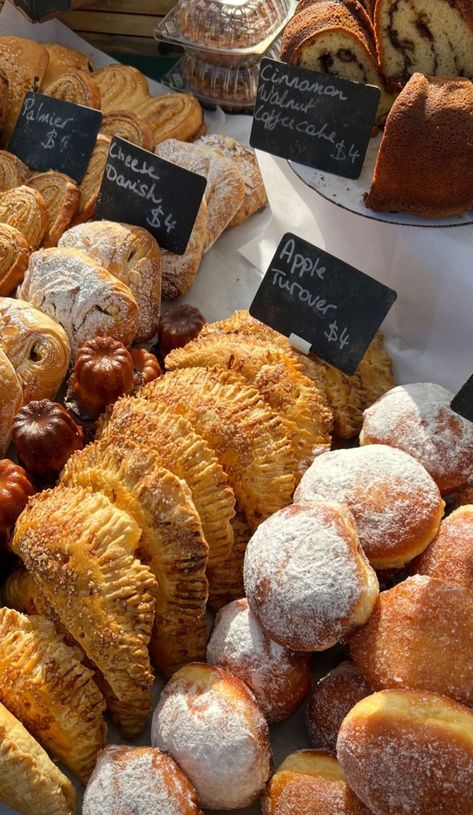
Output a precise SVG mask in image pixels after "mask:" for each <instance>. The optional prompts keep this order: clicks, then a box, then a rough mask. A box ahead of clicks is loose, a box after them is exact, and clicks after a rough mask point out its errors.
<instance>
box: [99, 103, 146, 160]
mask: <svg viewBox="0 0 473 815" xmlns="http://www.w3.org/2000/svg"><path fill="white" fill-rule="evenodd" d="M100 132H101V133H103V134H104V135H105V136H109V138H112V137H113V136H119V137H120V138H121V139H125V140H126V141H129V142H131V143H132V144H137V145H138V147H141V148H142V149H143V150H150V151H151V152H154V148H155V147H156V145H155V141H154V136H153V131H152V130H151V128H150V126H149V124H148V122H145V120H144V119H143V118H142V117H141V116H138V115H137V114H136V113H131V112H130V111H128V110H115V111H113V113H108V114H107V115H106V116H104V117H103V119H102V124H101V125H100Z"/></svg>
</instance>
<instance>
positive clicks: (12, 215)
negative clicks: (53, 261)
mask: <svg viewBox="0 0 473 815" xmlns="http://www.w3.org/2000/svg"><path fill="white" fill-rule="evenodd" d="M0 43H1V38H0ZM0 223H4V224H10V226H14V227H15V229H18V230H19V232H21V233H22V234H23V235H24V236H25V238H26V240H27V241H28V245H29V246H30V247H31V249H37V248H38V247H39V246H40V245H41V244H42V242H43V240H44V237H45V235H46V232H47V230H48V208H47V206H46V202H45V200H44V198H43V196H42V195H41V194H40V193H39V192H37V191H36V190H33V189H32V188H31V187H27V186H25V185H23V186H21V187H15V189H12V190H7V191H6V192H4V193H2V194H1V195H0Z"/></svg>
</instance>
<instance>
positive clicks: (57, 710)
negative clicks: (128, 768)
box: [0, 608, 107, 781]
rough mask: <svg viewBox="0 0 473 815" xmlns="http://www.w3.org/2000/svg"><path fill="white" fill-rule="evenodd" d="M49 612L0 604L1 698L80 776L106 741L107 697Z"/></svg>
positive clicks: (84, 776)
mask: <svg viewBox="0 0 473 815" xmlns="http://www.w3.org/2000/svg"><path fill="white" fill-rule="evenodd" d="M83 656H84V655H83V653H82V651H81V650H80V649H79V648H70V647H69V646H67V645H64V643H63V641H62V638H61V637H60V636H58V634H57V633H56V629H55V628H54V624H53V623H52V622H51V621H50V620H47V619H46V618H45V617H40V616H33V617H27V616H26V615H25V614H20V613H19V612H18V611H14V610H13V609H9V608H2V609H0V699H1V700H2V702H3V703H4V704H5V705H6V706H7V707H8V709H9V710H10V711H11V712H12V713H13V714H14V715H15V716H16V717H17V718H18V719H19V720H20V721H21V722H22V724H24V725H25V727H26V728H27V729H28V731H29V732H30V733H32V735H33V736H34V737H35V738H36V739H37V740H38V741H39V742H40V744H41V745H42V746H43V747H45V748H46V749H47V750H49V752H50V753H52V754H53V756H54V757H55V758H57V759H59V760H60V761H62V762H63V763H64V764H65V766H66V767H68V769H70V770H71V771H72V772H73V773H75V774H76V775H77V776H78V778H80V779H81V781H87V779H88V777H89V775H90V774H91V772H92V770H93V768H94V766H95V762H96V760H97V753H98V752H99V750H101V749H103V747H104V746H105V739H106V734H107V727H106V724H105V721H104V719H103V716H102V714H103V711H104V710H105V700H104V698H103V696H102V694H101V693H100V691H99V689H98V687H97V686H96V684H95V682H94V681H93V673H92V671H90V670H89V669H88V668H86V667H85V666H84V665H82V662H81V660H82V658H83Z"/></svg>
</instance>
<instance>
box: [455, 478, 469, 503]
mask: <svg viewBox="0 0 473 815" xmlns="http://www.w3.org/2000/svg"><path fill="white" fill-rule="evenodd" d="M467 504H473V484H471V483H470V484H468V485H467V486H466V487H464V489H462V490H458V492H457V497H456V502H455V505H456V506H457V507H464V506H466V505H467Z"/></svg>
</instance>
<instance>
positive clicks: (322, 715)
mask: <svg viewBox="0 0 473 815" xmlns="http://www.w3.org/2000/svg"><path fill="white" fill-rule="evenodd" d="M371 693H373V689H372V688H371V686H370V685H369V684H368V682H367V681H366V679H365V677H364V676H363V674H362V673H361V671H360V670H359V669H358V668H357V667H356V665H354V664H353V662H349V661H348V660H347V661H345V662H341V663H340V665H338V666H337V667H336V668H334V669H333V670H332V671H330V672H329V673H328V674H327V675H326V676H324V677H322V679H320V680H319V682H317V684H316V685H315V686H314V688H313V689H312V692H311V694H310V696H309V699H308V702H307V731H308V733H309V738H310V740H311V742H312V744H313V745H314V747H323V748H325V749H327V750H330V751H331V752H333V753H334V752H335V748H336V744H337V736H338V731H339V730H340V725H341V723H342V722H343V720H344V718H345V716H346V715H347V713H348V712H349V711H350V710H351V709H352V707H354V706H355V705H356V704H357V702H359V701H361V699H364V698H365V696H369V695H370V694H371Z"/></svg>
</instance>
